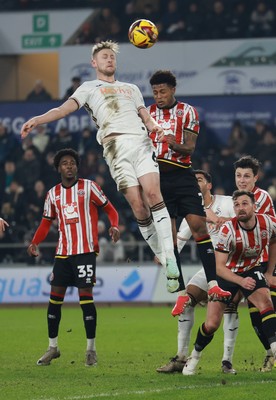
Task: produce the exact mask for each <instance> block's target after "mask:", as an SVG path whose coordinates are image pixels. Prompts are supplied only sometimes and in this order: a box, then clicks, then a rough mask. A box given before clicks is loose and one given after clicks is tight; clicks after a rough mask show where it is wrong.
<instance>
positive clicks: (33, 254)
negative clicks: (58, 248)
mask: <svg viewBox="0 0 276 400" xmlns="http://www.w3.org/2000/svg"><path fill="white" fill-rule="evenodd" d="M27 253H28V254H29V256H31V257H37V256H38V249H37V245H36V244H33V243H31V244H30V246H29V247H28V249H27Z"/></svg>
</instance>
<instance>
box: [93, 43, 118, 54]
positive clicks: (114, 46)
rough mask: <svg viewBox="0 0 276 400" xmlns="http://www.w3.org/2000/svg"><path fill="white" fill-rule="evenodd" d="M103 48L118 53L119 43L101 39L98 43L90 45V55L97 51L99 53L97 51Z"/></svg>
mask: <svg viewBox="0 0 276 400" xmlns="http://www.w3.org/2000/svg"><path fill="white" fill-rule="evenodd" d="M103 49H109V50H112V51H113V52H114V53H115V54H117V53H119V45H118V43H116V42H113V41H112V40H105V41H102V42H99V43H97V44H95V45H94V46H93V47H92V53H91V57H92V58H94V56H95V55H96V54H97V53H99V51H101V50H103Z"/></svg>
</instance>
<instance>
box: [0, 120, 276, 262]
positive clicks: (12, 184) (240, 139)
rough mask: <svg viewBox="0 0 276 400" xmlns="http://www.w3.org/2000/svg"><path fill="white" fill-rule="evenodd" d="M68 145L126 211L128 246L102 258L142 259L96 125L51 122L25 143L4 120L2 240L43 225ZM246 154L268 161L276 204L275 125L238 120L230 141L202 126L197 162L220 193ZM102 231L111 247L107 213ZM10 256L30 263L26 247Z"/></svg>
mask: <svg viewBox="0 0 276 400" xmlns="http://www.w3.org/2000/svg"><path fill="white" fill-rule="evenodd" d="M68 147H71V148H74V149H76V150H77V151H78V152H79V154H80V156H81V160H82V161H81V166H80V170H79V176H80V177H83V178H88V179H92V180H94V181H96V182H97V183H98V184H99V185H100V186H101V187H102V189H103V190H104V192H105V193H106V195H107V196H108V198H109V199H110V200H111V201H112V203H113V204H114V205H115V206H116V208H117V209H118V211H119V214H120V223H121V225H120V229H121V242H122V241H123V242H127V243H128V247H127V248H126V251H124V249H123V247H122V246H120V245H116V246H114V248H113V249H110V246H109V247H108V249H109V251H103V253H102V256H101V257H102V259H103V260H105V261H110V260H111V259H112V257H115V258H116V260H117V261H119V260H127V259H137V256H138V248H137V246H136V245H135V243H136V242H137V241H141V236H140V232H139V230H138V228H137V224H136V221H135V220H134V218H133V214H132V212H131V209H130V208H129V206H128V204H127V202H126V201H125V199H124V197H123V195H122V194H120V193H118V192H117V189H116V185H115V183H114V181H113V179H112V178H111V176H110V173H109V170H108V168H107V165H106V163H105V161H104V159H103V156H102V149H101V147H100V146H99V145H98V143H97V142H96V139H95V131H93V129H91V128H90V127H87V128H85V129H83V130H82V132H79V133H76V134H72V133H71V132H70V131H69V130H68V129H67V127H66V126H61V128H60V130H59V132H58V133H57V134H53V133H52V132H50V131H49V128H48V127H47V126H39V127H37V128H36V131H35V134H32V135H29V136H28V137H27V138H26V139H25V140H24V141H23V143H21V141H20V139H19V137H18V136H17V135H15V134H13V133H12V132H9V133H8V131H7V129H6V127H5V126H4V125H3V124H1V123H0V177H1V178H0V179H1V182H0V215H1V217H3V218H4V219H5V220H6V221H8V222H9V225H10V227H9V229H6V231H5V232H2V233H1V235H0V244H1V243H2V244H3V243H22V244H26V243H28V242H29V240H30V239H31V237H32V235H33V233H34V231H35V229H36V228H37V226H38V224H39V223H40V220H41V216H42V212H43V204H44V199H45V195H46V192H47V190H48V189H50V188H51V187H52V186H54V185H55V184H57V183H58V182H59V181H60V176H59V174H58V173H57V171H56V170H55V168H54V166H53V158H54V154H55V152H56V151H58V150H60V149H62V148H68ZM243 154H251V155H253V156H255V157H257V158H258V159H259V160H260V161H261V162H262V165H263V168H262V171H261V174H260V178H259V181H258V185H259V186H260V187H262V188H264V189H266V190H268V191H269V193H270V194H271V196H272V198H273V200H274V202H275V203H276V173H275V171H276V158H275V154H276V133H275V126H270V125H267V124H266V123H264V122H262V121H257V122H256V124H255V127H254V128H249V127H247V126H242V125H241V124H240V122H239V121H236V122H235V123H234V124H233V127H232V130H231V133H230V135H229V138H228V142H227V143H221V142H220V141H219V138H217V137H216V136H215V135H214V133H213V132H210V131H208V130H207V129H206V127H205V126H204V124H202V128H201V133H200V135H199V138H198V142H197V147H196V151H195V153H194V156H193V166H194V168H201V169H204V170H206V171H208V172H210V173H211V174H212V176H213V185H214V192H215V193H222V194H231V193H232V192H233V190H234V189H235V184H234V170H233V162H234V161H236V160H237V159H238V158H239V157H240V156H241V155H243ZM225 177H227V179H225ZM99 231H100V244H102V245H103V246H105V245H106V243H107V242H110V241H109V237H108V221H107V220H106V219H105V214H104V213H101V214H100V224H99ZM56 240H57V231H56V227H55V225H53V226H52V229H51V231H50V233H49V235H48V237H47V242H56ZM53 251H54V250H53V248H52V249H50V250H49V249H44V250H42V253H43V259H44V261H45V262H50V261H51V259H52V257H53ZM7 256H8V259H9V258H12V259H13V260H16V261H18V262H20V261H28V262H30V260H29V259H28V257H27V255H26V249H25V246H23V248H22V251H18V250H14V249H6V250H5V251H3V249H0V262H1V261H3V260H4V261H7ZM145 256H146V258H148V259H151V258H152V254H151V252H150V250H149V249H146V252H145Z"/></svg>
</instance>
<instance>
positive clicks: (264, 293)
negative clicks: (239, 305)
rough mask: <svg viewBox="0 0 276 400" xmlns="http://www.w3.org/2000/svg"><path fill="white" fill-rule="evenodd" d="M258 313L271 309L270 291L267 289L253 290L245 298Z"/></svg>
mask: <svg viewBox="0 0 276 400" xmlns="http://www.w3.org/2000/svg"><path fill="white" fill-rule="evenodd" d="M247 299H248V300H249V301H250V302H251V303H252V304H254V306H255V307H256V308H258V310H259V311H260V312H262V311H264V310H266V309H268V308H273V303H272V300H271V296H270V290H269V289H268V288H264V287H262V288H259V289H257V290H255V291H254V292H253V293H252V294H251V295H250V296H248V298H247Z"/></svg>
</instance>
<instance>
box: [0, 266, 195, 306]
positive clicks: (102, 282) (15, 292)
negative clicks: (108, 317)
mask: <svg viewBox="0 0 276 400" xmlns="http://www.w3.org/2000/svg"><path fill="white" fill-rule="evenodd" d="M199 268H200V266H198V265H185V267H184V269H183V274H184V276H185V280H186V282H188V280H189V279H190V278H191V277H192V276H193V275H194V274H195V272H197V271H198V269H199ZM51 271H52V267H41V266H37V267H26V266H25V267H22V266H18V267H16V266H15V267H7V268H6V267H4V268H1V278H0V304H39V303H47V302H48V301H49V291H50V275H51ZM94 299H95V301H96V302H104V303H129V302H131V303H141V302H147V303H174V302H175V300H176V294H170V293H168V292H167V290H166V277H165V272H164V269H162V268H161V267H158V266H156V265H152V264H150V265H146V264H145V265H140V266H137V265H127V266H126V265H116V266H110V264H109V265H99V266H98V267H97V282H96V285H95V288H94ZM78 300H79V299H78V292H77V289H76V288H68V290H67V293H66V298H65V302H68V303H71V302H78Z"/></svg>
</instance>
